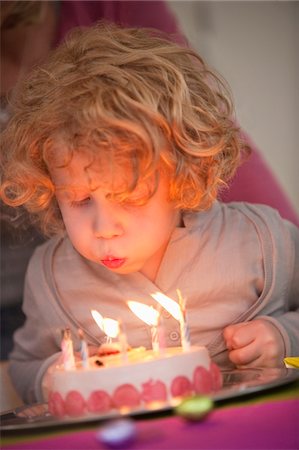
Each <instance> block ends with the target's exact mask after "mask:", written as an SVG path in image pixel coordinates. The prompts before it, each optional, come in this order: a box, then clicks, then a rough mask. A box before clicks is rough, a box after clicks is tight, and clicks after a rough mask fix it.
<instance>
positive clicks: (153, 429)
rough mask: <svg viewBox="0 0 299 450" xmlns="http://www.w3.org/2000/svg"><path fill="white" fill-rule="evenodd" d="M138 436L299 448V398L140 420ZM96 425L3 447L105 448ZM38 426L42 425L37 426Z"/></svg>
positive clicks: (148, 444) (144, 440) (139, 444)
mask: <svg viewBox="0 0 299 450" xmlns="http://www.w3.org/2000/svg"><path fill="white" fill-rule="evenodd" d="M136 426H137V433H138V437H137V440H136V441H135V442H134V443H133V444H131V445H129V446H128V447H126V448H128V449H132V450H133V449H138V450H153V449H156V450H166V449H167V450H176V449H180V450H192V449H222V450H224V449H230V450H233V449H236V450H241V449H258V450H261V449H269V450H270V449H271V450H275V449H284V450H286V449H294V450H295V449H296V450H298V449H299V432H298V430H299V399H293V400H286V401H276V402H270V403H266V404H262V403H260V404H254V405H249V406H240V407H227V408H223V409H218V410H215V411H214V412H212V413H211V414H210V415H209V416H208V417H207V418H206V419H205V420H203V421H201V422H192V423H191V422H186V421H185V420H183V419H181V418H179V417H175V416H173V417H167V418H162V419H152V420H138V421H136ZM96 431H97V430H96V429H93V430H92V431H90V430H88V431H81V432H76V431H71V432H70V433H69V434H68V435H60V436H56V437H50V438H47V439H39V440H36V441H33V440H30V442H29V441H28V442H27V443H24V444H16V445H10V446H4V447H2V449H3V450H8V449H10V450H16V449H19V450H50V449H64V450H68V449H72V450H91V449H94V450H100V449H106V448H107V447H105V446H104V445H103V444H101V443H99V442H98V441H97V440H96ZM37 432H38V430H37ZM58 432H59V429H58Z"/></svg>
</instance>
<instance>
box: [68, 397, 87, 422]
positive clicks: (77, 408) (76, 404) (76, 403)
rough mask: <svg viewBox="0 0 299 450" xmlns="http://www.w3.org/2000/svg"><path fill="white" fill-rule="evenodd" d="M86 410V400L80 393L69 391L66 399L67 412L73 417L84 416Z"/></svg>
mask: <svg viewBox="0 0 299 450" xmlns="http://www.w3.org/2000/svg"><path fill="white" fill-rule="evenodd" d="M85 409H86V404H85V401H84V398H83V397H82V395H81V394H80V392H78V391H69V392H68V393H67V395H66V397H65V411H66V413H67V414H68V415H69V416H71V417H78V416H82V414H83V413H84V411H85Z"/></svg>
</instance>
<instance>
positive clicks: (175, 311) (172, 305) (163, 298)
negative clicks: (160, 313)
mask: <svg viewBox="0 0 299 450" xmlns="http://www.w3.org/2000/svg"><path fill="white" fill-rule="evenodd" d="M151 296H152V297H153V298H154V299H155V300H156V301H157V302H158V303H159V304H160V305H161V306H163V308H164V309H166V311H168V312H169V313H170V314H171V315H172V317H174V318H175V319H176V320H181V316H182V311H181V308H180V305H179V304H178V303H177V302H175V301H174V300H172V299H171V298H169V297H167V295H164V294H162V292H155V293H154V294H151Z"/></svg>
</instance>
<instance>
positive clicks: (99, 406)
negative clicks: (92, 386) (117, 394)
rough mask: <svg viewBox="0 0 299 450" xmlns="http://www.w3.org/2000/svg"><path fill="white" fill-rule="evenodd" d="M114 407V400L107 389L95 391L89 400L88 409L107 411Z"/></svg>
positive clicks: (100, 411)
mask: <svg viewBox="0 0 299 450" xmlns="http://www.w3.org/2000/svg"><path fill="white" fill-rule="evenodd" d="M111 407H112V400H111V398H110V395H109V394H108V393H107V392H106V391H93V392H92V393H91V394H90V396H89V398H88V400H87V409H88V411H90V412H94V413H97V412H98V413H102V412H107V411H109V410H110V409H111Z"/></svg>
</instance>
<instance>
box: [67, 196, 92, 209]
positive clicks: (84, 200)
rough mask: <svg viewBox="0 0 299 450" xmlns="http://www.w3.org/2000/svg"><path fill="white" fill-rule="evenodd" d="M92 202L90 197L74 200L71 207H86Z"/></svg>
mask: <svg viewBox="0 0 299 450" xmlns="http://www.w3.org/2000/svg"><path fill="white" fill-rule="evenodd" d="M90 200H91V198H90V197H85V198H82V199H80V200H73V201H72V202H71V206H72V207H74V208H78V207H80V206H85V205H88V203H89V202H90Z"/></svg>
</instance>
